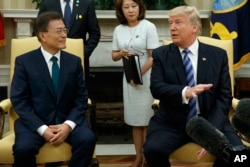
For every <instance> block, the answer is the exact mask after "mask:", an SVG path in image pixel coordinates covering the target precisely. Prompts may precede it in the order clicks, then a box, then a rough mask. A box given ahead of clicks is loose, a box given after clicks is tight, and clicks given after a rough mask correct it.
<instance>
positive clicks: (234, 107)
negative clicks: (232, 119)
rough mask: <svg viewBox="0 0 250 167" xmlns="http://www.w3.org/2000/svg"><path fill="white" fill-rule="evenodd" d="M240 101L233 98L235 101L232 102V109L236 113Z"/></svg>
mask: <svg viewBox="0 0 250 167" xmlns="http://www.w3.org/2000/svg"><path fill="white" fill-rule="evenodd" d="M239 101H240V100H239V99H236V98H233V100H232V108H233V110H234V111H235V110H236V107H237V105H238V103H239Z"/></svg>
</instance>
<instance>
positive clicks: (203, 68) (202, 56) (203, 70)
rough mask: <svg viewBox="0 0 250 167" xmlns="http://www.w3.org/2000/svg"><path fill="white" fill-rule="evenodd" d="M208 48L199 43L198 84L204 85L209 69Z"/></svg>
mask: <svg viewBox="0 0 250 167" xmlns="http://www.w3.org/2000/svg"><path fill="white" fill-rule="evenodd" d="M207 53H208V52H207V51H206V48H205V47H204V45H203V44H202V43H199V49H198V63H197V84H199V83H204V81H205V79H206V76H207V71H208V70H209V69H208V63H209V56H208V54H207Z"/></svg>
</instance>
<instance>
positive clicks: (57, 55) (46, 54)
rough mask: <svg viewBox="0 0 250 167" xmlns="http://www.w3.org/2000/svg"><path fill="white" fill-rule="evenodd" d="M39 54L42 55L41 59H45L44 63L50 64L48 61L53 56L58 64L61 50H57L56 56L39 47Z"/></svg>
mask: <svg viewBox="0 0 250 167" xmlns="http://www.w3.org/2000/svg"><path fill="white" fill-rule="evenodd" d="M41 52H42V54H43V57H44V58H45V61H46V63H49V62H50V59H51V57H52V56H55V57H56V58H57V60H58V63H59V62H60V54H61V50H59V51H58V52H57V53H56V54H54V55H52V54H50V53H49V52H47V51H46V50H44V48H43V47H42V46H41ZM59 64H60V63H59Z"/></svg>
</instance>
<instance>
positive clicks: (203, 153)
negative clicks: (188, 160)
mask: <svg viewBox="0 0 250 167" xmlns="http://www.w3.org/2000/svg"><path fill="white" fill-rule="evenodd" d="M206 153H207V151H206V150H205V149H204V148H202V149H201V150H199V151H197V154H198V155H197V159H198V160H200V159H201V158H202V157H204V156H205V155H206Z"/></svg>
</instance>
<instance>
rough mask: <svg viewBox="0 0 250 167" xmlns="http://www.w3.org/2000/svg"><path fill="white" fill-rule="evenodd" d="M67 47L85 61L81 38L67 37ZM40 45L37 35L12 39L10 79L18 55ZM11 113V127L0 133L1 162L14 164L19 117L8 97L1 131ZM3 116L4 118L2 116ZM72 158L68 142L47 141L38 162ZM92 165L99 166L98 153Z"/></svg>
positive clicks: (0, 104) (0, 106)
mask: <svg viewBox="0 0 250 167" xmlns="http://www.w3.org/2000/svg"><path fill="white" fill-rule="evenodd" d="M66 44H67V48H66V49H65V50H66V51H68V52H70V53H73V54H75V55H77V56H79V57H81V59H82V62H83V41H82V40H81V39H70V38H68V39H67V43H66ZM39 46H40V43H39V42H38V40H37V38H36V37H29V38H24V39H12V41H11V58H10V81H11V79H12V76H13V72H14V61H15V58H16V56H18V55H21V54H23V53H25V52H28V51H30V50H33V49H36V48H38V47H39ZM82 64H84V63H82ZM88 103H89V108H91V101H90V100H89V101H88ZM6 113H7V114H9V115H8V116H9V119H8V121H9V129H8V132H7V133H5V134H3V135H2V134H1V133H0V150H1V151H0V164H12V163H13V156H12V145H13V143H14V137H15V136H14V131H13V129H14V128H13V124H14V121H15V119H16V118H17V117H18V116H17V114H16V112H15V111H14V109H13V108H12V104H11V101H10V99H6V100H3V101H1V102H0V132H1V129H3V124H4V122H2V127H1V120H4V116H5V114H6ZM1 116H2V118H1ZM70 158H71V146H70V145H69V144H68V143H63V144H61V145H59V146H57V147H54V146H52V145H50V144H49V143H46V144H45V145H44V146H43V147H42V148H41V149H40V151H39V154H38V155H37V163H38V164H44V163H47V162H58V161H63V162H67V161H69V160H70ZM90 166H91V167H98V166H99V164H98V161H97V160H96V155H95V153H94V155H93V161H92V162H91V165H90Z"/></svg>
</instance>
